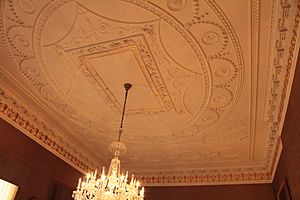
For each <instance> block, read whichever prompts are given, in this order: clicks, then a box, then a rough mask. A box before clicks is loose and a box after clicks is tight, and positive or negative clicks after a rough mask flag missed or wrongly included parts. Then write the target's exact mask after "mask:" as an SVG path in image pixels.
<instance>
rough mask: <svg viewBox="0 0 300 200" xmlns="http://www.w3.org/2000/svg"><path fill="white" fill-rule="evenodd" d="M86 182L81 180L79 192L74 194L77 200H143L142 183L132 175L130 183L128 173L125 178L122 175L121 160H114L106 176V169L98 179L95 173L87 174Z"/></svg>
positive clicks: (78, 187)
mask: <svg viewBox="0 0 300 200" xmlns="http://www.w3.org/2000/svg"><path fill="white" fill-rule="evenodd" d="M84 180H85V181H84V182H82V179H81V178H79V181H78V186H77V190H76V191H74V192H73V198H74V199H75V200H92V199H93V200H94V199H97V200H143V199H144V188H141V189H140V185H141V184H140V182H139V181H137V180H136V179H135V178H134V176H133V175H132V177H131V180H130V183H128V172H126V174H125V176H124V175H121V174H120V160H119V159H118V158H117V157H115V158H113V159H112V161H111V163H110V166H109V170H108V174H107V176H105V169H104V168H103V170H102V175H101V176H100V178H97V170H96V171H95V173H92V174H87V175H86V178H85V179H84Z"/></svg>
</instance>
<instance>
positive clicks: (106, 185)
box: [72, 83, 144, 200]
mask: <svg viewBox="0 0 300 200" xmlns="http://www.w3.org/2000/svg"><path fill="white" fill-rule="evenodd" d="M131 86H132V85H131V84H130V83H125V84H124V88H125V90H126V93H125V100H124V107H123V112H122V118H121V125H120V130H119V138H118V141H117V142H112V143H111V144H110V147H109V148H110V151H111V152H113V154H114V158H113V159H112V160H111V162H110V165H109V169H108V172H107V174H106V173H105V168H104V167H103V169H102V173H101V175H100V177H99V178H97V169H96V170H95V172H94V173H91V174H90V173H88V174H87V175H86V178H85V179H83V180H82V179H81V178H79V181H78V185H77V190H75V191H73V195H72V197H73V198H74V199H75V200H144V188H142V189H140V185H141V183H140V182H139V181H137V180H136V179H135V178H134V175H132V177H131V180H130V183H128V172H126V174H125V176H124V175H123V174H121V161H120V160H119V158H118V157H119V156H120V155H121V153H125V151H126V146H125V144H124V143H122V142H120V139H121V134H122V131H123V129H122V127H123V120H124V114H125V106H126V99H127V93H128V90H129V89H130V88H131Z"/></svg>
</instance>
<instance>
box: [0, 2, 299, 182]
mask: <svg viewBox="0 0 300 200" xmlns="http://www.w3.org/2000/svg"><path fill="white" fill-rule="evenodd" d="M298 4H299V2H297V1H296V0H286V1H284V2H272V1H263V2H262V1H259V0H247V1H241V2H237V3H235V4H234V5H233V3H231V2H225V1H219V0H215V1H213V0H163V1H162V0H148V1H146V0H101V1H97V0H89V1H83V0H54V1H47V0H36V1H33V0H18V1H13V0H8V1H1V25H0V33H1V39H2V43H3V48H1V55H6V56H7V57H8V58H9V60H10V63H2V65H3V67H1V70H0V75H1V76H3V77H5V80H9V81H4V79H3V80H2V81H0V83H1V86H3V87H1V88H4V89H3V92H2V94H10V96H11V98H14V99H16V101H17V103H18V104H19V105H22V107H24V109H26V110H27V111H28V112H30V113H36V114H35V115H36V118H39V117H40V118H41V119H43V120H41V121H43V123H45V126H47V127H49V125H52V124H53V121H55V122H60V123H59V126H57V127H55V129H57V130H56V131H53V132H55V133H56V134H57V137H62V138H64V142H63V143H61V144H60V145H61V146H62V148H63V147H64V145H65V144H67V143H68V144H69V146H68V148H71V146H72V150H70V149H68V151H70V152H73V153H74V157H76V158H77V160H76V161H75V162H73V161H72V159H71V160H70V158H69V157H68V156H67V157H66V156H65V155H67V154H64V153H63V154H61V153H60V152H58V151H56V150H54V151H53V149H51V148H52V147H51V148H48V146H46V148H47V149H49V150H50V151H51V152H53V153H55V154H59V155H60V157H61V158H63V159H64V160H65V161H67V162H68V163H69V164H71V165H73V166H75V167H76V168H78V167H79V168H80V169H81V170H83V171H84V170H86V169H89V168H93V167H94V166H95V165H94V161H102V162H106V161H109V160H110V155H109V154H108V153H107V148H108V145H109V143H110V142H111V141H113V140H114V139H116V138H117V129H116V128H117V127H118V122H119V116H120V113H121V112H122V102H123V98H124V94H123V87H122V85H123V83H124V82H130V83H132V84H133V88H132V92H131V93H130V95H132V97H131V98H130V99H131V100H130V101H129V102H128V107H127V108H128V109H127V111H126V115H127V116H126V122H125V123H126V127H127V128H126V132H124V140H125V141H126V144H128V146H129V147H128V151H127V155H126V156H124V159H123V158H122V160H124V168H127V169H128V170H130V171H132V172H135V174H137V175H138V176H140V178H141V179H142V180H143V181H144V182H145V184H149V185H151V184H153V185H186V184H188V185H189V184H215V183H224V184H227V183H229V184H232V183H253V182H270V181H271V179H272V177H273V172H274V169H275V168H276V164H277V159H278V157H279V155H280V152H281V142H280V138H279V137H278V136H279V135H280V131H281V128H280V127H281V126H282V123H283V120H284V115H285V106H286V105H287V99H288V92H289V88H290V85H291V81H292V77H293V76H292V74H293V69H294V62H295V61H294V60H295V55H294V54H293V53H294V52H296V50H297V48H298V46H299V45H298V40H297V37H296V36H297V33H298V32H297V31H298V26H297V23H298V22H297V13H298V12H299V8H298V7H297V5H298ZM264 8H273V9H272V10H264ZM260 9H262V10H260ZM241 12H243V13H246V14H245V15H243V16H241V15H239V13H241ZM261 13H264V14H263V15H262V14H261ZM295 17H296V19H294V18H295ZM270 24H271V25H270ZM270 26H271V27H270ZM293 27H294V28H293ZM293 29H294V31H293ZM293 38H294V39H293ZM295 38H296V39H295ZM290 41H292V43H291V42H290ZM291 44H293V45H294V46H293V47H290V46H291ZM1 45H2V44H1ZM289 48H291V49H292V50H291V51H290V53H289V51H288V50H287V49H289ZM2 51H3V52H2ZM287 63H288V64H289V65H288V69H285V67H284V66H285V65H286V64H287ZM285 71H287V72H285ZM18 91H26V95H21V94H20V93H19V92H18ZM1 101H2V99H1ZM26 102H35V104H34V105H32V106H33V107H32V108H31V107H30V106H28V105H31V104H29V103H26ZM12 107H13V106H12ZM12 109H16V108H12ZM2 110H4V108H2ZM45 111H48V112H49V113H48V115H49V116H51V117H50V118H51V119H50V118H49V119H47V118H46V117H45V114H43V112H45ZM8 115H9V114H7V112H6V111H5V112H4V111H3V112H2V113H1V116H2V117H3V118H4V119H6V120H7V121H8V122H10V123H12V124H13V125H15V126H17V128H20V129H24V132H25V134H27V135H28V134H29V136H30V137H31V138H32V139H34V140H37V141H39V142H40V143H43V142H41V139H40V138H39V137H36V136H32V135H30V134H32V133H31V132H30V131H29V132H30V133H28V130H27V129H26V127H24V126H19V125H18V123H16V122H15V121H14V120H13V119H12V118H11V117H9V116H8ZM42 116H43V118H42ZM27 120H28V123H31V120H33V119H31V118H28V119H27ZM37 128H38V126H37ZM51 128H52V127H51ZM44 133H45V135H47V134H48V133H47V132H46V131H44ZM47 137H48V136H47ZM49 137H50V136H49ZM51 137H54V136H51ZM65 140H66V141H65ZM73 144H74V145H73ZM42 145H43V144H42ZM50 146H51V145H50ZM80 153H81V154H80ZM72 155H73V154H72ZM85 162H87V163H85ZM78 163H79V164H78ZM104 164H108V163H99V166H102V165H104Z"/></svg>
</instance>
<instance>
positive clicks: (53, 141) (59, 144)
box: [0, 88, 95, 171]
mask: <svg viewBox="0 0 300 200" xmlns="http://www.w3.org/2000/svg"><path fill="white" fill-rule="evenodd" d="M0 116H1V117H2V118H4V119H6V120H8V121H9V122H10V123H11V124H12V125H13V126H15V127H17V128H20V129H22V130H24V133H25V134H27V135H28V136H29V137H30V138H32V139H33V140H35V141H36V142H38V143H39V144H41V145H43V146H44V147H45V148H47V149H48V150H50V151H51V152H53V153H56V154H57V155H58V156H59V157H61V158H62V159H64V160H67V162H69V163H72V165H73V166H74V167H75V168H77V169H80V170H81V171H87V170H88V169H91V168H93V167H94V166H95V165H94V164H93V161H91V160H90V159H89V158H88V157H86V156H85V155H82V153H80V152H79V151H78V150H77V149H76V148H74V147H73V145H71V144H70V143H69V142H68V141H66V140H65V139H64V138H62V137H61V136H60V134H57V133H55V131H53V130H52V129H51V128H49V127H47V125H46V124H44V123H43V122H42V121H40V120H39V118H38V117H37V116H35V115H33V114H32V113H30V111H28V110H27V109H26V108H24V107H23V106H22V105H20V104H19V102H17V101H16V100H15V99H14V98H13V97H12V96H11V95H10V94H8V93H7V92H6V91H5V89H3V88H0Z"/></svg>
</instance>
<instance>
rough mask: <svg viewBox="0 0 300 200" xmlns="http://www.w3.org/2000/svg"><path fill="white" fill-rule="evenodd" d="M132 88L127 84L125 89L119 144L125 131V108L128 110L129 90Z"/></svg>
mask: <svg viewBox="0 0 300 200" xmlns="http://www.w3.org/2000/svg"><path fill="white" fill-rule="evenodd" d="M131 87H132V85H131V84H130V83H125V84H124V88H125V99H124V105H123V111H122V117H121V124H120V130H119V137H118V142H120V141H121V135H122V131H123V122H124V115H125V108H126V103H127V96H128V90H129V89H130V88H131Z"/></svg>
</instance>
